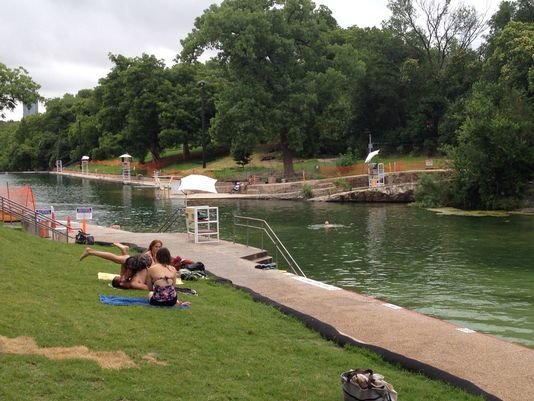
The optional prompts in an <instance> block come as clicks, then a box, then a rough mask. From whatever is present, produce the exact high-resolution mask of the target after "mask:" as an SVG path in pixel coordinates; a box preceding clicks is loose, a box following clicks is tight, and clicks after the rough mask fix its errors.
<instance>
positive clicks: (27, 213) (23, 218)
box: [0, 196, 74, 243]
mask: <svg viewBox="0 0 534 401" xmlns="http://www.w3.org/2000/svg"><path fill="white" fill-rule="evenodd" d="M0 217H1V218H0V220H1V221H3V222H5V223H20V225H21V226H22V228H23V229H24V231H26V232H28V233H30V234H33V235H36V236H39V237H44V238H51V239H53V240H56V241H62V242H67V243H68V242H69V240H72V241H74V237H70V236H69V229H70V227H68V226H67V225H65V224H63V223H61V222H59V221H57V220H54V219H51V218H49V217H48V216H44V215H41V214H39V213H37V212H36V211H35V210H33V209H30V208H27V207H26V206H23V205H21V204H20V203H17V202H14V201H12V200H10V199H8V198H5V197H3V196H0Z"/></svg>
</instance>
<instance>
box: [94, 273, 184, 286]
mask: <svg viewBox="0 0 534 401" xmlns="http://www.w3.org/2000/svg"><path fill="white" fill-rule="evenodd" d="M117 276H118V274H113V273H103V272H99V273H98V274H97V277H98V279H99V280H105V281H111V280H113V279H114V278H115V277H117ZM180 284H183V282H182V280H181V279H180V277H176V285H180Z"/></svg>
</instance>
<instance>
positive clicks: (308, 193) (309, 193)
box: [300, 184, 313, 199]
mask: <svg viewBox="0 0 534 401" xmlns="http://www.w3.org/2000/svg"><path fill="white" fill-rule="evenodd" d="M300 192H301V193H302V196H303V197H304V198H306V199H310V198H313V189H312V187H311V185H309V184H304V185H303V186H302V189H301V190H300Z"/></svg>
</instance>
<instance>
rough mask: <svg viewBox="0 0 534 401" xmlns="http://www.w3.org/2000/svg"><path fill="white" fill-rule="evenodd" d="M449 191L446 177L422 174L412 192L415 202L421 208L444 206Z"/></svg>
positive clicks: (448, 197) (447, 199) (448, 196)
mask: <svg viewBox="0 0 534 401" xmlns="http://www.w3.org/2000/svg"><path fill="white" fill-rule="evenodd" d="M450 191H451V190H450V185H449V182H448V180H447V178H446V177H444V176H437V175H435V174H423V175H422V176H421V178H420V179H419V182H418V183H417V187H416V189H415V192H414V197H415V202H416V203H417V204H418V205H419V206H421V207H442V206H446V205H447V203H448V201H449V199H450V197H451V193H450Z"/></svg>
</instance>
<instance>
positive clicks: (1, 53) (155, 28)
mask: <svg viewBox="0 0 534 401" xmlns="http://www.w3.org/2000/svg"><path fill="white" fill-rule="evenodd" d="M220 2H221V1H220V0H218V1H214V0H150V1H147V0H2V3H1V5H0V38H1V40H0V62H1V63H3V64H5V65H7V66H8V67H9V68H15V67H19V66H22V67H24V68H25V69H26V70H27V71H28V73H29V75H30V76H31V77H32V78H33V80H34V81H35V82H37V83H38V84H40V85H41V90H40V94H41V95H42V96H44V97H45V98H53V97H62V96H63V95H64V94H65V93H72V94H76V93H77V92H78V90H80V89H89V88H93V87H95V86H96V85H97V84H98V80H99V79H100V78H102V77H105V76H106V75H107V74H108V72H109V71H110V69H111V67H112V64H111V62H110V61H109V59H108V53H113V54H122V55H124V56H126V57H136V56H141V54H142V53H148V54H154V55H155V56H156V57H157V58H159V59H164V60H165V61H166V63H167V65H168V66H170V65H172V64H173V62H172V60H173V58H174V57H175V56H176V54H178V53H179V52H180V48H181V47H180V40H181V39H183V38H185V37H186V35H187V34H188V33H189V32H190V31H191V30H192V28H193V24H194V21H195V18H196V17H198V16H200V15H201V14H202V12H203V11H204V10H205V9H206V8H208V7H209V5H210V4H212V3H220ZM453 3H454V1H453ZM464 3H465V4H468V5H473V6H475V7H476V8H477V10H478V11H479V12H481V13H484V12H485V11H486V10H489V11H488V14H487V15H488V17H489V16H491V14H493V13H494V12H495V10H496V9H497V6H498V4H499V0H464ZM315 4H316V5H319V4H324V5H326V6H327V7H328V8H330V10H332V14H333V16H334V18H335V19H336V20H337V22H338V23H339V25H340V26H342V27H348V26H352V25H357V26H359V27H368V26H378V27H380V26H381V22H382V21H383V20H386V19H388V18H389V16H390V12H389V10H388V8H387V0H315ZM41 110H42V107H41ZM21 117H22V109H21V108H20V107H18V108H17V110H16V111H15V112H14V113H7V119H8V120H9V119H14V120H19V119H20V118H21Z"/></svg>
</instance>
